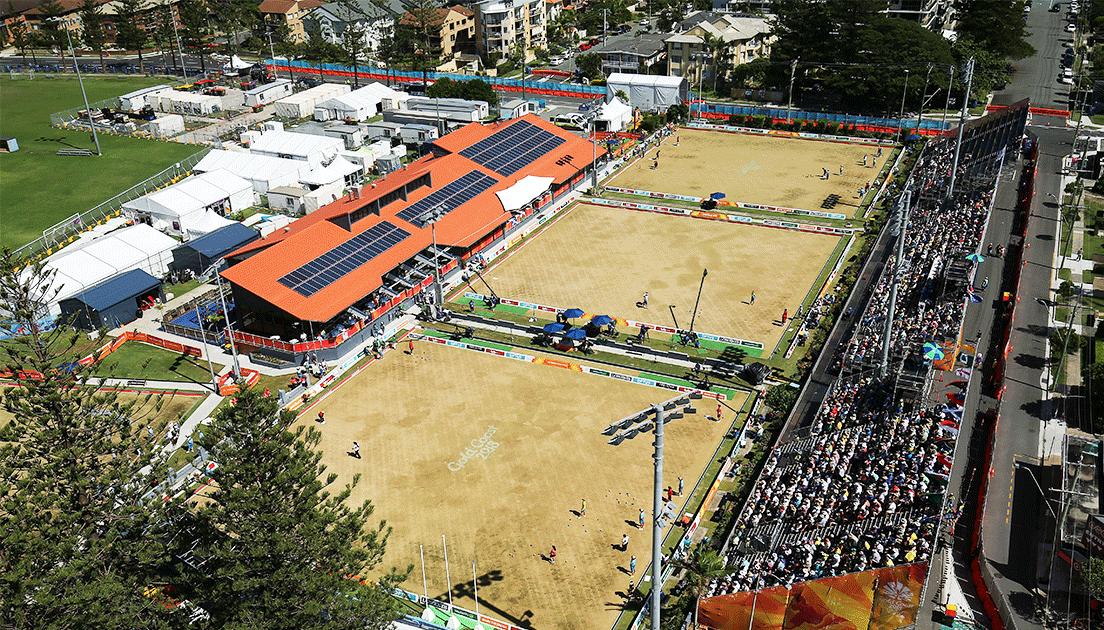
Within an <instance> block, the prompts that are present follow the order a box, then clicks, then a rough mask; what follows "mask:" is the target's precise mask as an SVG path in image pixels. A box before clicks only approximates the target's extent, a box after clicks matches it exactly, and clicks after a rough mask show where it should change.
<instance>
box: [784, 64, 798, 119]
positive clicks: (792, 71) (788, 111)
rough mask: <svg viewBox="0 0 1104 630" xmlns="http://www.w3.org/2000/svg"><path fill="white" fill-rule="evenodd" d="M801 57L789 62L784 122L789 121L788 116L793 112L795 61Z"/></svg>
mask: <svg viewBox="0 0 1104 630" xmlns="http://www.w3.org/2000/svg"><path fill="white" fill-rule="evenodd" d="M799 61H801V59H794V60H793V61H791V62H790V104H789V105H787V106H786V122H787V123H788V122H790V116H791V115H792V114H793V84H794V75H795V74H796V73H797V62H799Z"/></svg>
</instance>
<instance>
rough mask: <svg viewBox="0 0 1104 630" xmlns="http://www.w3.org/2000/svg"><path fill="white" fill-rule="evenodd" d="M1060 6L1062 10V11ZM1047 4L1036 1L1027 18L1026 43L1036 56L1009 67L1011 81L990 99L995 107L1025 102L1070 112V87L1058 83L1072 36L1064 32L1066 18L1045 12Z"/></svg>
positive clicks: (1062, 13)
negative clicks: (1065, 52)
mask: <svg viewBox="0 0 1104 630" xmlns="http://www.w3.org/2000/svg"><path fill="white" fill-rule="evenodd" d="M1065 5H1066V3H1065V2H1063V3H1062V6H1063V8H1064V7H1065ZM1048 6H1049V3H1048V2H1044V1H1041V0H1040V1H1039V2H1036V3H1035V8H1034V9H1032V10H1031V13H1029V14H1028V17H1027V30H1028V32H1029V36H1028V38H1027V41H1028V43H1029V44H1031V45H1032V46H1033V47H1034V48H1035V54H1034V55H1033V56H1031V57H1028V58H1027V59H1021V60H1019V61H1017V62H1014V63H1013V64H1012V68H1013V73H1012V81H1010V82H1009V83H1008V86H1007V87H1005V89H1003V90H1001V91H999V92H996V93H995V94H994V95H993V104H994V105H1010V104H1012V103H1015V102H1017V101H1020V100H1023V99H1025V98H1029V99H1031V106H1032V107H1047V108H1055V109H1069V108H1070V107H1069V86H1068V85H1065V84H1063V83H1059V81H1058V76H1059V74H1060V73H1061V60H1062V53H1063V51H1065V48H1066V44H1067V43H1069V42H1072V41H1073V34H1072V33H1067V32H1066V31H1065V27H1066V14H1065V13H1064V12H1061V13H1051V12H1049V11H1047V7H1048Z"/></svg>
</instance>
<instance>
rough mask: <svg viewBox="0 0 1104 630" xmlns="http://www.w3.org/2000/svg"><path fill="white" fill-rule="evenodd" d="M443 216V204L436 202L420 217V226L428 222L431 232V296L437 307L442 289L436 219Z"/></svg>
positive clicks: (441, 304)
mask: <svg viewBox="0 0 1104 630" xmlns="http://www.w3.org/2000/svg"><path fill="white" fill-rule="evenodd" d="M443 216H445V204H443V203H442V204H437V205H436V206H433V207H432V208H430V209H429V210H427V211H426V214H425V216H423V217H422V227H425V224H426V223H428V224H429V230H430V233H431V234H433V297H434V299H435V300H436V301H437V305H438V306H439V307H442V308H443V307H444V304H445V300H444V290H443V289H442V288H441V265H440V263H438V262H437V221H439V220H440V219H441V217H443Z"/></svg>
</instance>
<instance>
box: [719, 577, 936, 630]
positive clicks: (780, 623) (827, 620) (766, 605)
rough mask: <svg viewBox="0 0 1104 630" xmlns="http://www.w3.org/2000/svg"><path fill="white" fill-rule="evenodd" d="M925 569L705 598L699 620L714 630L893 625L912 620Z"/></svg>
mask: <svg viewBox="0 0 1104 630" xmlns="http://www.w3.org/2000/svg"><path fill="white" fill-rule="evenodd" d="M927 572H928V564H927V563H926V562H921V563H916V564H905V565H900V566H895V567H887V568H883V569H877V570H874V571H867V572H865V573H852V574H848V575H840V576H836V577H830V578H823V579H820V580H815V581H812V582H804V583H801V584H795V585H794V586H792V587H791V588H789V589H787V588H786V587H784V586H778V587H774V588H765V589H761V590H759V591H747V592H742V593H732V594H731V595H721V596H718V597H708V598H705V599H702V600H701V603H700V605H699V607H698V619H699V621H700V622H701V624H702V625H704V626H706V627H708V628H715V629H717V630H745V629H747V628H752V629H753V630H829V629H831V630H897V629H898V628H903V627H905V626H908V625H911V624H913V623H916V616H917V613H918V611H919V606H920V593H921V590H922V589H923V587H924V579H925V577H926V575H927ZM752 610H754V611H755V612H754V615H755V616H754V619H753V618H752Z"/></svg>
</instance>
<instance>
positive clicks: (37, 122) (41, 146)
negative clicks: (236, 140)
mask: <svg viewBox="0 0 1104 630" xmlns="http://www.w3.org/2000/svg"><path fill="white" fill-rule="evenodd" d="M166 82H167V80H166V79H164V78H150V77H125V78H124V77H105V76H90V77H86V78H85V81H84V87H85V90H86V91H87V92H88V100H89V102H96V101H100V100H103V99H106V98H110V97H112V96H118V95H120V94H126V93H127V92H131V91H133V90H136V89H138V88H141V87H147V86H150V85H157V84H159V83H166ZM83 106H84V102H83V100H82V99H81V92H80V86H79V85H78V83H77V80H76V78H65V77H53V76H46V75H42V74H39V75H38V76H37V78H35V79H33V80H32V79H27V78H22V79H17V80H13V79H11V78H8V77H0V136H12V137H14V138H16V140H18V142H19V151H17V152H15V153H5V154H3V155H0V200H2V201H0V245H2V246H5V247H12V248H16V247H19V246H20V245H23V244H25V243H27V242H29V241H33V240H34V239H36V238H38V237H39V236H41V235H42V230H44V229H46V228H48V227H50V226H52V225H54V224H55V223H57V222H58V221H61V220H63V219H65V218H67V217H69V216H71V215H73V214H75V213H77V212H84V211H85V210H89V209H91V208H92V207H94V206H95V205H97V204H99V203H101V202H103V201H106V200H108V199H110V198H111V197H114V196H115V195H117V194H119V193H121V192H123V191H124V190H126V189H127V188H130V187H131V186H133V185H135V184H137V183H139V182H141V181H143V180H145V179H146V178H148V177H151V176H153V175H155V174H156V173H158V172H160V171H161V170H163V169H165V168H167V167H168V166H171V165H172V164H173V163H175V162H179V161H180V160H182V159H184V158H186V157H187V156H189V155H192V154H193V153H196V152H197V151H199V150H200V148H201V147H196V146H190V145H185V144H178V143H175V142H155V141H152V140H141V139H137V138H126V137H120V136H110V135H100V146H101V148H102V149H103V155H102V156H93V157H65V156H59V155H57V152H58V150H60V149H70V148H80V149H91V150H93V151H94V150H95V145H94V144H93V143H92V138H91V135H90V134H89V133H87V132H83V131H71V130H63V129H55V128H53V127H51V126H50V114H52V113H54V112H59V111H63V110H67V109H70V108H73V107H83Z"/></svg>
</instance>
